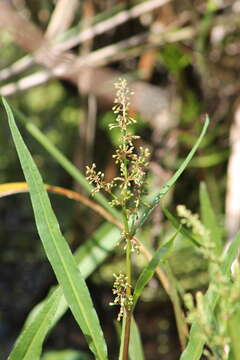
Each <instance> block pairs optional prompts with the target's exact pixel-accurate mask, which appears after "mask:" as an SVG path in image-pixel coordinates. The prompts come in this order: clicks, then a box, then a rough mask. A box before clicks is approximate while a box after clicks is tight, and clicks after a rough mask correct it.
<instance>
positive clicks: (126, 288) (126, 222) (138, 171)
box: [86, 79, 150, 320]
mask: <svg viewBox="0 0 240 360" xmlns="http://www.w3.org/2000/svg"><path fill="white" fill-rule="evenodd" d="M115 88H116V91H117V93H116V98H115V101H114V106H113V112H114V114H115V115H116V121H115V122H114V123H112V124H110V125H109V129H110V130H112V129H115V128H118V129H119V131H120V141H119V146H118V147H117V148H116V151H115V153H114V154H113V156H112V157H113V159H114V161H115V163H116V164H117V165H118V167H119V173H118V175H117V176H116V177H115V178H114V179H112V180H111V181H110V182H106V181H105V177H104V174H103V173H102V172H101V171H96V165H95V164H93V165H92V166H91V167H88V166H87V171H86V175H87V179H88V181H89V182H90V183H91V184H94V185H95V188H94V189H93V191H92V193H93V194H94V193H96V192H98V191H100V190H104V191H105V192H107V193H108V194H109V195H110V197H111V200H110V204H111V205H112V206H117V207H118V208H120V210H121V211H122V215H123V228H124V230H123V233H122V236H121V239H123V240H124V242H125V245H124V249H125V251H126V274H122V273H121V274H119V275H114V276H115V282H114V285H113V294H114V295H115V300H114V301H113V302H112V303H111V305H119V306H120V312H119V316H118V320H120V318H121V317H122V316H123V315H124V310H125V311H126V313H131V304H132V284H131V253H132V252H133V251H136V250H137V251H138V246H137V244H136V242H135V240H134V238H133V234H131V226H133V224H134V221H135V220H136V218H137V214H138V211H139V208H140V205H141V198H142V195H143V194H144V189H145V184H146V167H147V165H148V159H149V156H150V152H149V150H148V149H147V148H143V147H140V148H139V149H136V148H135V146H134V141H135V140H136V139H138V138H139V136H136V135H133V134H132V132H131V129H130V127H131V125H132V124H134V123H136V120H135V119H134V118H132V117H131V116H130V114H129V108H130V98H131V95H132V94H133V93H132V92H131V91H130V90H129V88H128V84H127V81H126V79H118V81H117V82H116V83H115Z"/></svg>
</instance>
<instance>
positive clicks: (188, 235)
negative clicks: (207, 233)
mask: <svg viewBox="0 0 240 360" xmlns="http://www.w3.org/2000/svg"><path fill="white" fill-rule="evenodd" d="M162 210H163V213H164V215H165V216H166V218H167V219H168V220H169V221H170V222H171V224H172V225H173V226H174V227H175V229H179V232H180V234H182V235H183V236H184V237H186V238H187V239H189V240H190V241H191V242H192V243H193V244H194V245H197V246H200V245H201V244H200V243H199V242H198V240H197V239H195V237H194V236H193V234H192V233H191V231H189V230H188V229H187V228H186V227H184V226H181V227H180V221H178V219H177V218H176V217H175V216H174V215H173V214H172V213H171V212H170V211H169V210H168V209H166V208H164V207H163V208H162Z"/></svg>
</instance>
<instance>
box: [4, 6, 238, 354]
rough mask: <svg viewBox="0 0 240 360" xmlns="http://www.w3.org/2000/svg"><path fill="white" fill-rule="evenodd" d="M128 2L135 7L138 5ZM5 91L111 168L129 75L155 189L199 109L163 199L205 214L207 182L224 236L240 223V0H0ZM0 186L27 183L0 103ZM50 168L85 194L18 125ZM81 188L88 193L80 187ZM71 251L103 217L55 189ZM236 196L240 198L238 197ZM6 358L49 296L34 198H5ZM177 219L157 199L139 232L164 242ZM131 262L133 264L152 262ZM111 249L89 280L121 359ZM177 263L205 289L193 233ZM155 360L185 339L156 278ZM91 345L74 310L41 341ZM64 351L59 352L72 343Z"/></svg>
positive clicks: (51, 176)
mask: <svg viewBox="0 0 240 360" xmlns="http://www.w3.org/2000/svg"><path fill="white" fill-rule="evenodd" d="M132 9H133V10H132ZM0 46H1V57H0V69H1V70H0V81H1V84H0V94H1V95H4V96H6V97H8V98H9V101H10V103H11V104H13V105H14V107H16V108H17V109H19V110H20V111H21V112H22V113H23V114H25V116H26V117H27V119H28V120H29V122H32V123H34V124H35V125H36V126H37V127H38V128H39V129H41V131H42V132H43V133H44V134H45V135H47V137H48V139H49V140H50V141H51V142H52V143H53V144H55V145H56V146H57V148H58V149H60V150H61V151H62V152H63V153H64V154H65V155H66V156H67V157H68V158H69V159H71V161H72V162H73V163H74V164H75V165H76V166H77V167H78V168H79V169H80V170H81V171H83V172H84V173H85V166H86V165H87V164H91V163H92V162H93V161H94V162H95V163H96V164H97V167H98V168H99V169H101V170H102V171H104V172H105V174H106V177H107V178H111V177H112V176H114V175H115V172H116V168H115V165H114V162H113V159H112V157H111V154H112V152H113V147H114V145H115V144H116V142H117V134H116V132H114V131H113V132H111V133H109V131H108V124H109V123H110V122H112V121H113V118H114V115H113V113H112V111H111V107H112V102H113V99H114V96H115V93H114V86H113V84H114V81H115V80H116V78H118V77H119V76H124V77H127V79H128V80H129V82H130V87H131V88H132V89H133V90H134V96H133V99H132V108H131V113H132V115H133V116H136V118H137V119H138V122H137V124H136V126H135V127H134V129H133V131H135V132H136V133H137V134H138V135H141V141H140V140H139V141H138V145H140V146H141V145H147V146H148V147H149V148H150V150H151V153H152V156H151V161H150V166H149V169H150V172H149V174H150V176H149V189H151V192H154V191H156V190H157V189H159V187H160V186H161V185H162V184H163V183H164V182H165V181H166V180H167V179H168V178H169V177H170V176H171V174H172V173H173V172H174V170H176V169H177V168H178V166H179V164H180V163H181V160H182V159H183V158H184V157H185V155H186V154H187V153H188V152H189V150H190V149H191V147H192V145H193V144H194V142H195V141H196V138H197V136H198V134H199V131H200V129H201V127H202V119H203V118H204V114H205V113H208V114H209V116H210V119H211V124H210V127H209V130H208V133H207V135H206V137H205V139H204V141H203V143H202V145H201V147H200V150H199V151H198V153H197V155H196V156H195V158H194V159H193V160H192V162H191V164H190V166H189V167H188V170H187V171H186V172H185V173H184V175H183V176H182V177H181V179H180V181H179V182H178V183H177V185H176V186H175V188H174V190H173V191H171V193H170V194H169V195H168V196H167V199H165V205H167V206H168V207H169V208H170V209H171V210H172V211H173V212H175V208H176V205H177V204H182V203H184V204H186V206H187V207H189V208H190V209H191V210H192V211H194V212H198V211H199V197H198V192H199V184H200V182H201V181H205V182H206V184H207V188H208V191H209V194H210V197H211V200H212V203H213V206H214V208H215V210H216V212H217V214H218V216H219V227H221V228H222V231H224V233H225V238H226V241H227V240H229V239H231V237H232V236H233V235H234V234H235V233H236V231H237V230H238V228H239V214H240V205H239V204H240V201H239V200H240V196H239V191H240V190H239V189H238V187H239V186H238V183H237V180H238V176H239V175H238V174H239V171H240V169H239V168H240V159H239V156H240V155H239V153H238V152H239V150H238V147H239V146H240V145H239V141H240V140H239V139H240V107H239V104H240V102H239V52H240V1H239V0H182V1H177V0H172V1H170V0H168V1H167V0H165V1H164V0H161V1H160V0H154V1H153V0H148V1H142V2H140V1H136V0H82V1H81V0H68V1H65V0H58V1H53V0H42V1H34V0H11V1H10V0H2V1H1V3H0ZM1 114H2V115H1V127H0V183H1V184H4V183H8V182H15V181H23V174H22V171H21V168H20V165H19V161H18V159H17V156H16V152H15V149H14V147H13V144H12V141H11V138H10V134H9V129H8V126H7V122H6V117H5V115H4V114H3V111H2V112H1ZM21 130H22V133H23V135H24V138H25V142H26V143H27V144H28V147H29V148H30V150H31V153H32V154H33V156H34V160H35V162H36V163H37V165H38V167H39V169H40V171H41V174H42V176H43V179H44V181H45V182H46V183H48V184H51V185H57V186H62V187H65V188H68V189H73V190H75V191H78V192H80V193H82V194H85V192H84V191H83V189H81V187H80V186H79V185H78V184H76V183H75V182H74V181H73V180H72V178H71V177H70V176H69V175H68V174H67V173H66V172H65V171H64V170H63V169H62V168H61V166H60V165H59V164H58V163H57V162H56V161H55V160H54V159H53V158H52V157H51V156H50V155H49V154H48V153H47V152H46V150H44V149H43V148H42V146H41V145H40V144H39V143H38V142H37V141H36V140H35V139H33V138H32V136H31V135H30V134H29V133H28V132H27V131H26V129H25V128H24V127H22V128H21ZM85 195H86V194H85ZM51 200H52V204H53V207H54V209H55V211H56V214H57V217H58V219H59V223H60V224H61V226H62V230H63V232H64V233H65V235H66V237H67V239H68V241H69V243H70V244H71V247H72V249H73V250H74V249H76V248H77V247H78V246H79V245H80V244H81V243H83V242H84V241H85V240H86V239H87V238H88V237H89V236H90V234H91V233H92V232H93V230H95V229H97V227H98V226H99V225H100V224H101V223H102V222H103V220H102V219H101V217H100V216H98V215H96V214H95V213H93V212H92V210H89V209H88V208H86V207H85V206H83V205H80V204H78V203H75V202H74V201H72V200H69V199H67V198H64V197H59V196H57V195H51ZM238 203H239V204H238ZM0 228H1V231H0V250H1V251H0V273H1V277H0V289H1V294H2V295H1V298H0V320H1V321H0V344H1V345H0V346H1V354H0V359H1V360H2V359H5V358H6V356H7V354H8V353H9V351H10V350H11V347H12V344H13V342H14V340H15V339H16V336H17V334H18V333H19V331H20V329H21V327H22V325H23V322H24V320H25V318H26V316H27V314H28V313H29V311H30V310H31V308H32V307H33V306H34V305H35V304H37V303H38V302H39V301H40V300H41V299H43V298H44V297H45V296H46V294H47V292H48V289H49V287H50V286H51V285H53V284H55V279H54V275H53V274H52V271H51V268H50V265H49V264H48V262H47V260H46V258H45V255H44V252H43V249H42V246H41V244H40V241H39V239H38V235H37V232H36V228H35V224H34V221H33V215H32V210H31V206H30V201H29V198H28V195H26V194H18V195H13V196H9V197H4V198H1V200H0ZM171 231H172V228H171V226H170V225H169V224H168V223H167V221H166V220H165V218H164V216H163V214H162V212H161V209H160V208H158V209H156V210H155V212H154V214H153V216H152V219H151V221H149V222H148V223H147V225H146V227H145V230H144V231H143V233H142V234H141V238H142V241H144V242H145V243H146V244H147V245H149V246H150V245H151V246H153V247H156V246H157V245H158V244H159V241H162V240H163V239H164V238H165V237H166V236H167V235H168V234H169V232H171ZM144 261H145V260H144V259H143V258H142V257H141V256H139V257H138V258H136V259H135V268H136V273H139V271H140V269H141V268H142V264H143V263H144ZM121 262H122V260H121V257H120V256H119V255H118V253H117V252H114V253H113V254H112V255H111V256H110V257H109V258H108V260H107V261H106V262H105V263H104V264H103V265H102V266H101V267H99V268H98V269H97V271H96V272H95V273H94V274H93V275H92V276H91V277H90V278H89V279H88V281H87V283H88V285H89V288H90V291H91V294H92V297H93V299H94V303H95V304H96V307H97V310H98V313H99V316H100V319H101V321H102V323H103V328H104V331H105V333H106V337H107V341H108V343H109V346H110V347H109V348H110V354H111V355H110V356H111V357H110V358H111V359H115V358H116V347H117V340H116V339H117V332H116V328H115V327H114V321H112V319H113V320H114V319H116V313H115V309H113V308H111V307H109V306H108V304H109V302H110V301H111V300H112V294H111V287H112V281H113V276H112V274H113V272H116V271H117V270H118V269H119V268H121ZM171 267H172V270H173V272H174V274H175V275H176V278H177V279H178V280H179V284H180V285H179V286H180V287H182V288H183V289H184V290H190V291H192V292H195V291H196V290H197V289H204V288H205V286H206V284H207V281H208V275H207V272H206V266H205V262H204V260H203V259H201V258H200V257H199V255H198V254H197V253H196V252H195V250H194V249H193V247H192V246H191V244H190V243H189V242H180V241H179V242H177V244H176V250H175V252H174V255H173V256H172V258H171ZM136 320H137V322H138V324H139V327H140V329H141V331H142V340H143V344H144V349H145V355H146V359H148V360H155V359H164V360H173V359H177V358H178V356H179V353H180V345H179V341H178V337H177V331H176V325H175V320H174V314H173V311H172V306H171V303H170V302H169V299H168V297H167V295H166V294H165V292H164V290H163V289H162V287H161V284H159V283H158V281H157V280H156V279H153V280H152V281H151V282H150V284H149V286H148V287H147V288H146V290H145V292H144V295H143V297H142V301H141V304H139V305H138V307H137V310H136ZM86 349H87V346H86V343H85V341H84V339H83V337H82V335H81V334H80V332H79V330H78V327H77V325H76V324H75V322H74V320H73V318H72V316H71V315H70V313H67V314H66V315H65V316H64V317H63V319H62V320H61V321H60V322H59V323H58V325H57V326H56V327H55V328H54V329H53V331H52V332H51V334H49V337H48V339H47V341H46V343H45V347H44V352H45V355H44V357H43V359H44V360H61V359H62V360H67V359H69V360H70V359H71V360H74V359H75V360H77V359H85V357H84V356H85V355H84V352H85V351H86ZM63 350H64V351H63Z"/></svg>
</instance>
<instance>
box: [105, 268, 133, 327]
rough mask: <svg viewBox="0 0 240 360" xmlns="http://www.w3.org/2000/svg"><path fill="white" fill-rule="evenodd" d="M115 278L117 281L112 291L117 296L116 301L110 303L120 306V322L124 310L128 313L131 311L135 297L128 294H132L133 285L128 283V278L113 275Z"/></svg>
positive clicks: (122, 275)
mask: <svg viewBox="0 0 240 360" xmlns="http://www.w3.org/2000/svg"><path fill="white" fill-rule="evenodd" d="M113 276H114V277H115V281H114V284H113V289H112V291H113V294H114V295H115V299H114V301H113V302H111V303H110V305H120V311H119V314H118V318H117V320H118V321H120V320H121V318H122V316H123V313H124V309H126V310H127V311H130V310H131V307H132V305H133V297H132V295H128V293H129V292H131V285H130V284H129V283H128V279H127V276H125V275H124V274H122V273H120V274H119V275H116V274H113Z"/></svg>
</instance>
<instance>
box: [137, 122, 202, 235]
mask: <svg viewBox="0 0 240 360" xmlns="http://www.w3.org/2000/svg"><path fill="white" fill-rule="evenodd" d="M208 125H209V117H208V116H206V120H205V123H204V125H203V129H202V131H201V134H200V135H199V137H198V139H197V141H196V143H195V145H194V146H193V148H192V150H191V151H190V152H189V154H188V156H187V157H186V159H185V160H184V161H183V163H182V165H181V166H180V168H179V169H178V170H177V171H176V172H175V174H174V175H173V176H172V177H171V178H170V179H169V180H168V181H167V182H166V183H165V184H164V185H163V186H162V188H161V189H160V192H159V193H158V195H157V196H156V197H155V199H154V200H153V201H152V202H151V203H150V204H149V206H148V208H147V210H146V211H145V212H144V213H143V214H142V215H141V217H140V219H139V222H138V223H137V225H135V227H134V228H133V229H132V233H133V234H135V232H136V231H137V229H139V228H140V227H142V225H143V224H144V223H145V221H146V220H147V219H148V217H149V216H150V214H151V213H152V211H153V210H154V208H155V207H156V206H157V205H158V204H159V202H160V200H161V199H162V198H163V196H164V195H166V193H167V192H168V191H169V189H170V188H171V187H172V186H173V185H174V184H175V182H176V181H177V180H178V178H179V177H180V176H181V174H182V173H183V171H184V170H185V168H186V167H187V166H188V164H189V162H190V161H191V159H192V157H193V156H194V154H195V152H196V151H197V149H198V147H199V145H200V143H201V141H202V139H203V137H204V135H205V133H206V131H207V128H208Z"/></svg>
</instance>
